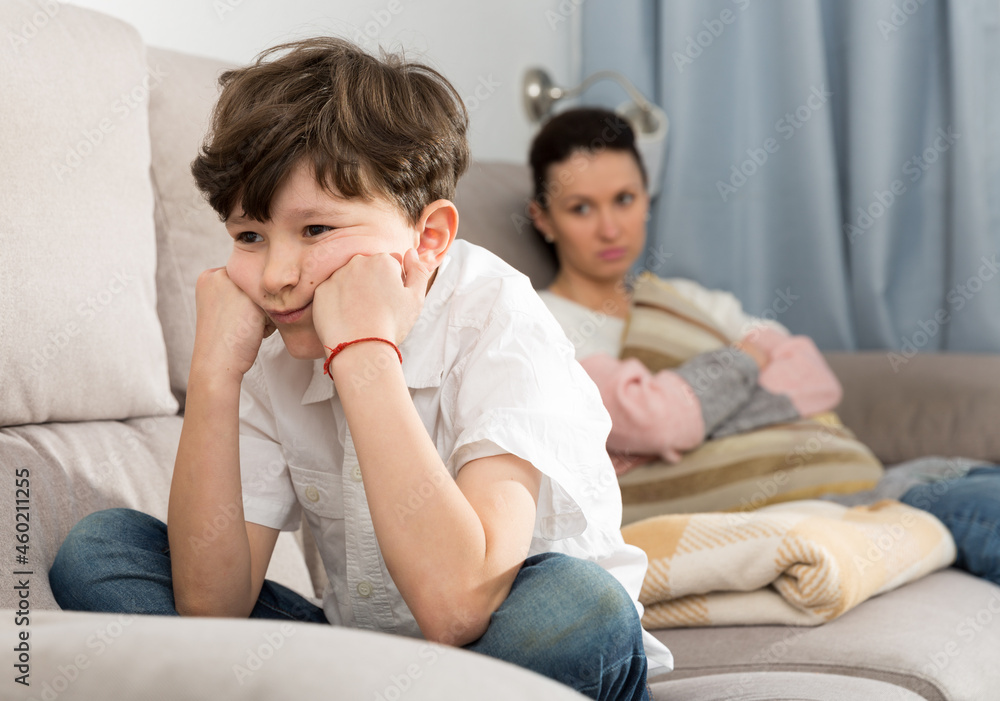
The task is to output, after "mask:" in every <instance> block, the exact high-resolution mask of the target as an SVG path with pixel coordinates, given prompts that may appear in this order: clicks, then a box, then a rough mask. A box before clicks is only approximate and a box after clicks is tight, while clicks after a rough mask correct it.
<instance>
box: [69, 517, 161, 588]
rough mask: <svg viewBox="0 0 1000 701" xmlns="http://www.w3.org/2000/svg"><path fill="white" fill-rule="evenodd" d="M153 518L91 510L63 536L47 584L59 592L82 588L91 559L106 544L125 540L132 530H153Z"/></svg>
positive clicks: (154, 522) (91, 566) (91, 563)
mask: <svg viewBox="0 0 1000 701" xmlns="http://www.w3.org/2000/svg"><path fill="white" fill-rule="evenodd" d="M156 523H157V521H156V519H155V518H153V517H152V516H148V515H147V514H144V513H142V512H140V511H135V510H134V509H125V508H115V509H105V510H103V511H95V512H93V513H91V514H88V515H87V516H84V517H83V518H82V519H80V520H79V521H78V522H77V523H76V525H75V526H73V528H71V529H70V532H69V533H68V534H67V535H66V539H65V540H63V542H62V545H60V546H59V552H57V553H56V557H55V560H54V561H53V562H52V567H51V569H50V570H49V581H50V583H51V584H52V585H53V589H54V590H55V588H56V587H58V588H59V589H62V590H66V589H69V588H78V587H79V586H85V585H86V581H87V578H88V577H87V573H88V572H89V571H90V570H91V569H92V568H93V565H94V560H95V558H96V557H98V556H99V555H100V554H101V552H102V551H103V550H106V549H107V547H108V545H109V544H112V543H115V542H122V541H129V540H131V539H132V538H133V534H134V533H135V531H136V528H140V529H146V528H151V527H155V524H156Z"/></svg>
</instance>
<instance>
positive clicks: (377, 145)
mask: <svg viewBox="0 0 1000 701" xmlns="http://www.w3.org/2000/svg"><path fill="white" fill-rule="evenodd" d="M219 84H220V85H221V86H222V94H221V95H220V97H219V101H218V103H217V104H216V106H215V110H214V112H213V115H212V125H211V131H210V132H209V134H208V137H207V138H206V140H205V143H204V144H203V146H202V149H201V152H200V153H199V155H198V157H197V158H196V159H195V160H194V162H193V163H192V164H191V171H192V172H193V173H194V178H195V181H196V182H197V184H198V187H199V188H200V189H201V191H202V192H203V193H205V195H206V197H207V199H208V202H209V204H210V205H211V206H212V208H213V209H214V210H215V211H216V212H218V214H219V216H220V217H221V218H222V219H223V220H225V219H226V218H227V217H228V216H229V215H230V213H231V212H233V210H234V209H235V208H237V207H239V208H242V210H243V214H245V215H246V216H247V217H249V218H251V219H255V220H258V221H267V220H268V219H270V205H271V200H272V198H273V197H274V193H275V191H276V190H277V189H278V188H279V187H280V186H281V184H282V183H283V182H284V180H285V178H286V177H287V176H288V174H289V173H290V172H291V171H292V169H293V167H294V166H295V165H296V164H297V163H298V162H299V161H300V160H302V159H303V158H307V159H309V161H311V162H312V165H313V166H314V167H315V175H316V182H318V183H320V184H321V185H323V186H324V187H328V188H329V187H330V186H334V187H336V189H337V190H338V191H339V192H340V194H342V195H344V196H345V197H350V198H353V197H359V198H362V199H366V200H367V199H371V198H372V197H373V196H381V197H384V198H385V199H387V200H389V201H390V202H393V203H395V204H396V205H397V206H398V207H399V209H400V210H401V211H402V212H403V213H404V214H405V215H406V216H407V218H408V219H409V221H410V223H412V224H415V223H416V222H417V220H418V219H419V217H420V213H421V211H423V209H424V207H426V206H427V205H428V204H430V203H431V202H433V201H434V200H437V199H442V198H444V199H453V198H454V195H455V185H456V184H457V183H458V179H459V177H460V176H461V175H462V173H463V172H465V169H466V166H467V165H468V161H469V146H468V142H467V141H466V132H467V130H468V121H469V120H468V113H467V112H466V110H465V106H464V105H463V104H462V99H461V97H460V96H459V94H458V92H457V91H456V90H455V88H454V87H453V86H452V85H451V84H450V83H449V82H448V81H447V80H446V79H445V78H444V77H443V76H442V75H441V74H440V73H438V72H437V71H435V70H434V69H432V68H429V67H427V66H425V65H422V64H419V63H411V62H408V61H406V60H404V59H403V58H402V57H401V56H398V55H385V56H383V58H382V59H381V60H380V59H378V58H375V57H374V56H371V55H370V54H367V53H366V52H364V51H363V50H361V49H360V48H358V47H357V46H355V45H354V44H352V43H350V42H349V41H346V40H344V39H338V38H333V37H321V38H315V39H306V40H304V41H299V42H293V43H289V44H283V45H281V46H276V47H274V48H272V49H268V50H267V51H264V52H263V53H261V54H260V55H259V56H257V58H256V60H255V61H254V62H253V63H252V64H250V65H249V66H246V67H244V68H238V69H235V70H231V71H226V72H225V73H223V74H222V76H221V78H220V79H219ZM236 214H240V212H239V211H237V212H236Z"/></svg>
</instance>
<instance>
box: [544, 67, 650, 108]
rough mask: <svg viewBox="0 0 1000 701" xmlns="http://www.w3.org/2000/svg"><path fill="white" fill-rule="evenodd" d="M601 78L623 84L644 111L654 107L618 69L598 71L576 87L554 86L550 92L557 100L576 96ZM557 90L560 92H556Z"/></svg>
mask: <svg viewBox="0 0 1000 701" xmlns="http://www.w3.org/2000/svg"><path fill="white" fill-rule="evenodd" d="M601 80H613V81H615V82H616V83H618V84H619V85H621V86H622V87H623V88H624V89H625V92H627V93H628V95H629V97H630V98H632V101H633V102H635V103H636V104H637V105H639V108H640V109H642V111H643V112H649V111H650V110H652V109H653V105H652V103H650V101H649V100H647V99H646V96H645V95H643V94H642V93H641V92H639V89H638V88H636V87H635V85H633V84H632V81H630V80H629V79H628V78H626V77H625V76H624V75H622V74H621V73H619V72H618V71H597V72H596V73H593V74H591V75H589V76H587V78H586V79H585V80H584V81H583V82H582V83H580V84H579V85H578V86H576V87H575V88H570V89H568V90H567V89H564V88H552V91H551V93H550V94H551V95H552V97H553V98H555V99H557V100H561V99H562V98H564V97H576V96H577V95H579V94H580V93H582V92H583V91H584V90H586V89H587V88H589V87H590V86H591V85H593V84H594V83H596V82H598V81H601ZM557 91H558V94H556V92H557Z"/></svg>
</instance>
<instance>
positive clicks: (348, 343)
mask: <svg viewBox="0 0 1000 701" xmlns="http://www.w3.org/2000/svg"><path fill="white" fill-rule="evenodd" d="M365 341H378V342H379V343H388V344H389V345H390V346H392V349H393V350H394V351H396V355H397V357H399V364H400V365H402V364H403V354H402V353H400V352H399V346H397V345H396V344H395V343H393V342H392V341H390V340H389V339H387V338H379V337H378V336H367V337H365V338H355V339H354V340H353V341H344V342H343V343H338V344H337V345H336V347H335V348H330V346H323V347H324V348H326V349H327V350H328V351H330V357H329V358H327V359H326V362H325V363H323V374H324V375H329V374H330V361H332V360H333V359H334V358H335V357H337V353H339V352H340V351H342V350H344V349H345V348H347V347H348V346H353V345H354V344H355V343H364V342H365Z"/></svg>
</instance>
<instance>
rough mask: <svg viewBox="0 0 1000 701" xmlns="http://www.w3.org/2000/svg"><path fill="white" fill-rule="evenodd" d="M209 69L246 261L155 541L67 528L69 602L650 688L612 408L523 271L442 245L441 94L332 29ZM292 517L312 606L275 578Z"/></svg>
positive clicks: (444, 145)
mask: <svg viewBox="0 0 1000 701" xmlns="http://www.w3.org/2000/svg"><path fill="white" fill-rule="evenodd" d="M221 83H222V86H223V92H222V94H221V96H220V99H219V103H218V104H217V106H216V110H215V113H214V116H213V123H212V131H211V133H210V135H209V138H208V140H207V141H206V144H205V146H204V147H203V149H202V152H201V153H200V155H199V156H198V158H197V159H196V160H195V162H194V164H193V166H192V170H193V172H194V175H195V179H196V181H197V183H198V186H199V187H200V188H201V189H202V190H203V191H204V193H205V194H206V196H207V198H208V201H209V203H210V204H211V205H212V207H213V208H214V209H215V210H216V211H217V212H218V213H219V215H220V217H221V218H223V219H224V221H225V224H226V228H227V230H228V232H229V235H230V236H231V237H232V238H233V241H234V244H233V253H232V256H231V257H230V260H229V262H228V264H227V266H226V267H225V268H219V269H214V270H208V271H205V273H203V274H202V275H201V277H200V278H199V280H198V285H197V331H196V337H195V347H194V352H193V356H192V363H191V372H190V379H189V384H188V395H187V406H186V412H185V419H184V427H183V431H182V434H181V439H180V445H179V447H178V452H177V460H176V464H175V468H174V477H173V482H172V485H171V492H170V505H169V512H168V520H169V523H170V528H169V532H168V531H167V529H166V527H165V526H164V525H163V524H162V523H160V522H158V521H156V520H155V519H152V518H151V517H148V516H145V515H142V514H137V513H136V512H130V511H125V510H115V511H112V512H100V513H98V514H93V515H91V516H89V517H87V518H86V519H84V520H83V521H81V523H80V524H78V526H77V527H76V528H75V529H74V531H73V532H72V533H71V534H70V536H69V537H68V538H67V542H66V543H65V544H64V545H63V547H62V549H61V550H60V553H59V556H58V557H57V559H56V562H55V563H54V565H53V568H52V572H51V574H50V579H51V581H52V584H53V591H54V592H55V593H56V596H57V600H58V601H59V603H60V605H61V606H63V607H64V608H83V609H96V610H112V611H118V610H126V609H128V610H133V611H134V612H144V613H161V614H170V613H175V612H179V613H180V614H182V615H203V616H243V617H245V616H254V617H269V618H292V619H295V620H303V621H318V622H329V623H333V624H337V625H347V626H353V627H358V628H368V629H374V630H382V631H386V632H395V633H400V634H405V635H413V636H421V635H422V636H423V637H425V638H427V639H428V640H432V641H438V642H443V643H447V644H451V645H456V646H464V647H466V648H467V649H471V650H475V651H478V652H482V653H484V654H488V655H491V656H494V657H498V658H500V659H504V660H507V661H510V662H513V663H515V664H519V665H521V666H525V667H528V668H530V669H533V670H535V671H538V672H540V673H542V674H546V675H547V676H550V677H552V678H554V679H556V680H558V681H562V682H564V683H567V684H569V685H571V686H573V687H574V688H576V689H578V690H580V691H581V692H583V693H585V694H588V695H590V696H592V697H593V698H608V699H612V698H615V699H617V698H623V699H625V698H627V699H632V698H636V699H639V698H645V697H646V689H645V679H646V664H647V663H646V658H645V655H644V648H643V635H644V634H643V632H642V630H641V627H640V626H639V619H638V611H637V606H638V605H637V604H636V602H635V598H636V597H637V595H638V590H639V587H640V585H641V581H642V576H643V574H644V566H645V557H644V555H642V553H641V552H639V551H638V550H636V549H634V548H630V547H629V546H626V545H625V544H624V542H623V541H622V540H621V536H620V534H619V531H618V528H619V525H620V520H621V505H620V502H619V501H617V494H618V493H617V490H615V489H609V487H610V486H612V485H614V484H616V482H615V478H614V473H613V471H612V468H611V465H610V462H609V459H608V457H607V454H606V453H605V452H604V447H603V441H604V438H605V437H606V436H607V433H608V430H609V428H610V425H609V421H608V419H607V414H606V413H605V412H604V411H603V409H602V408H601V404H600V397H599V396H598V395H597V393H596V391H595V390H594V388H593V386H592V384H590V383H589V381H588V380H587V379H586V376H585V375H584V374H583V372H582V370H581V369H580V368H579V366H577V365H576V364H575V363H572V362H571V358H572V354H573V349H572V347H571V346H570V345H569V344H568V342H567V341H566V339H565V337H564V336H563V334H562V332H561V331H560V330H559V327H558V325H557V324H556V323H555V321H554V320H553V319H552V318H551V316H550V315H549V314H548V313H547V312H546V311H545V310H544V307H543V306H542V304H541V302H540V301H539V300H538V299H537V297H536V296H535V294H534V292H533V291H532V290H531V288H530V286H529V285H528V283H527V281H526V279H525V278H523V276H520V275H518V274H517V273H516V272H515V271H513V270H512V269H511V268H509V267H508V266H506V265H505V264H503V263H502V262H501V261H499V260H498V259H497V258H495V257H494V256H492V255H491V254H488V253H487V252H485V251H483V250H482V249H478V248H476V247H474V246H471V245H469V244H466V243H464V242H455V234H456V232H457V229H458V212H457V210H456V208H455V206H454V205H453V204H452V202H451V201H450V200H451V199H452V197H453V194H454V188H455V184H456V182H457V180H458V178H459V176H460V175H461V174H462V172H463V171H464V170H465V167H466V164H467V161H468V147H467V143H466V138H465V135H466V128H467V115H466V112H465V109H464V107H463V106H462V103H461V100H460V98H459V96H458V95H457V93H456V91H455V90H454V88H453V87H452V86H451V85H450V84H449V83H448V82H447V81H446V80H445V79H444V78H443V77H442V76H440V75H439V74H438V73H436V72H435V71H433V70H432V69H429V68H427V67H425V66H421V65H419V64H410V63H405V62H403V61H402V60H400V59H398V58H394V57H389V58H387V59H384V60H382V61H379V60H377V59H375V58H373V57H371V56H368V55H367V54H364V53H363V52H361V51H359V50H358V49H357V48H356V47H354V46H353V45H351V44H349V43H348V42H345V41H342V40H338V39H313V40H307V41H303V42H298V43H295V44H290V45H285V46H281V47H276V48H275V49H272V50H270V51H267V52H265V53H264V54H262V55H261V56H260V57H259V58H258V59H257V61H256V62H255V63H254V64H252V65H250V66H249V67H246V68H243V69H239V70H234V71H229V72H227V73H226V74H224V75H223V76H222V79H221ZM275 330H276V331H277V332H278V333H277V335H272V333H273V331H275ZM220 514H236V516H235V517H228V516H227V518H225V522H226V523H225V526H224V527H222V528H219V526H218V524H219V522H220V519H219V518H218V517H219V515H220ZM303 514H304V515H305V518H306V521H307V523H308V525H309V526H310V528H312V530H313V533H314V535H315V538H316V541H317V543H318V544H319V548H320V552H321V554H322V557H323V562H324V566H325V568H326V570H327V573H328V575H329V580H330V586H329V587H328V590H327V592H326V595H325V597H324V602H323V607H322V609H320V608H318V607H316V606H314V605H312V604H311V603H310V602H308V601H307V600H305V599H304V598H302V597H300V596H298V595H297V594H295V593H293V592H291V591H289V590H287V589H285V588H283V587H281V586H279V585H277V584H274V583H272V582H267V581H265V579H264V573H265V571H266V569H267V565H268V561H269V559H270V556H271V553H272V550H273V548H274V545H275V541H276V539H277V536H278V534H279V532H280V531H281V530H288V529H294V528H296V527H297V526H298V523H299V519H300V517H301V515H303ZM210 523H211V524H213V528H215V529H216V531H217V532H218V535H217V537H216V538H215V539H214V540H212V542H210V543H206V542H205V541H204V540H203V539H201V538H200V536H201V534H202V533H203V532H204V531H205V528H206V527H207V526H208V524H210ZM167 541H169V554H165V551H166V547H165V545H166V542H167ZM110 552H114V553H116V554H122V553H123V552H127V553H128V554H127V555H122V556H121V557H117V558H115V557H109V556H105V557H102V555H106V554H107V553H110ZM595 563H596V564H595ZM599 565H600V566H599ZM116 567H117V568H119V569H115V568H116ZM123 569H127V570H128V572H127V573H126V572H123V571H121V570H123ZM125 574H127V575H128V577H127V578H126V577H125V576H124V575H125ZM612 575H613V576H612ZM622 583H625V585H626V586H627V587H628V589H626V587H625V586H623V585H622ZM126 602H130V603H126ZM131 602H139V603H138V604H135V603H131ZM130 606H132V607H133V608H128V607H130ZM134 609H138V610H134ZM646 640H647V643H646V644H647V645H648V646H649V651H650V653H652V654H653V656H654V659H656V658H659V660H660V661H661V662H663V663H665V664H668V665H669V663H670V655H669V652H668V651H667V650H666V648H664V647H663V646H662V645H660V644H659V643H657V642H656V641H655V640H654V639H652V638H651V637H650V636H648V634H646Z"/></svg>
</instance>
